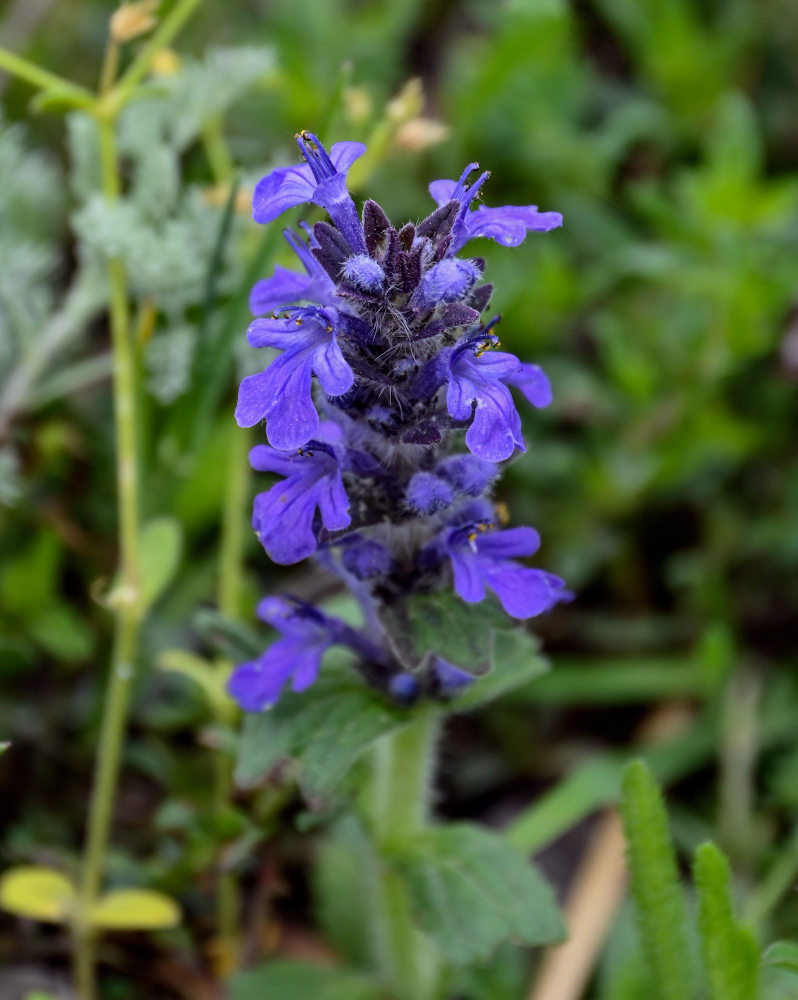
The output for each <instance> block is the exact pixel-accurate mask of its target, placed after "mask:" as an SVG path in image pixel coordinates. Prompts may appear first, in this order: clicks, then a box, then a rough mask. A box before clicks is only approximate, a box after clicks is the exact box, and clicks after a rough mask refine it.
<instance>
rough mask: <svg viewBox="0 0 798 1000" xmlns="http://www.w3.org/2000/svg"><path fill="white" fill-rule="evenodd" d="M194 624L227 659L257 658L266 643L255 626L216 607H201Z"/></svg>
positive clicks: (202, 636)
mask: <svg viewBox="0 0 798 1000" xmlns="http://www.w3.org/2000/svg"><path fill="white" fill-rule="evenodd" d="M193 625H194V628H195V629H196V630H197V633H198V634H199V636H200V637H201V638H202V639H203V640H204V641H205V642H207V643H208V644H209V645H210V646H212V647H213V648H214V649H215V650H216V651H217V652H218V654H219V655H220V656H223V657H224V658H225V659H227V660H235V661H236V662H241V661H243V660H251V659H253V658H257V657H258V656H260V655H261V653H262V652H263V650H264V647H265V645H266V642H265V640H264V638H263V636H262V635H260V634H259V633H258V632H257V631H256V630H255V629H254V628H251V627H250V626H249V625H245V624H244V623H243V622H237V621H233V619H232V618H226V617H225V616H224V615H223V614H221V613H220V612H219V611H216V610H215V609H214V608H200V609H199V610H198V611H197V612H196V613H195V614H194V617H193Z"/></svg>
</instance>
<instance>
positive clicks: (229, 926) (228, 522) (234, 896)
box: [214, 421, 249, 973]
mask: <svg viewBox="0 0 798 1000" xmlns="http://www.w3.org/2000/svg"><path fill="white" fill-rule="evenodd" d="M248 451H249V435H248V434H247V432H246V431H245V430H243V429H242V428H240V427H237V426H236V425H235V424H234V423H232V421H231V428H230V447H229V450H228V453H227V454H228V458H227V462H228V467H227V477H226V487H225V493H224V501H223V507H222V539H221V547H220V548H221V551H220V564H219V594H218V601H219V610H220V611H221V612H222V614H223V615H224V616H225V617H226V618H231V619H233V620H235V619H237V618H240V617H241V581H242V575H243V566H244V545H245V537H246V536H245V525H246V523H247V518H246V514H245V509H244V508H245V505H246V500H247V485H248V483H249V461H248V457H247V455H248ZM231 667H232V664H231V663H230V662H229V661H223V662H221V663H220V664H219V669H221V670H224V671H225V672H229V671H230V669H231ZM220 721H223V720H220ZM232 771H233V762H232V760H231V759H230V756H229V754H227V753H226V752H225V751H224V750H221V749H220V750H218V751H217V752H216V757H215V766H214V809H215V811H216V812H217V813H218V814H221V813H222V812H223V811H224V810H225V809H226V808H227V806H228V803H229V801H230V797H231V794H232V789H233V778H232ZM238 906H239V904H238V882H237V879H236V877H235V875H234V874H232V873H231V872H224V871H223V872H220V874H219V882H218V887H217V900H216V915H217V926H218V933H219V943H220V946H221V947H220V952H221V955H220V958H221V962H220V970H221V971H222V973H225V972H226V971H230V970H231V969H232V968H233V967H234V965H235V957H236V954H237V952H238V947H239V938H240V934H239V910H238Z"/></svg>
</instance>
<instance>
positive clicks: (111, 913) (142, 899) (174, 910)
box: [89, 889, 180, 931]
mask: <svg viewBox="0 0 798 1000" xmlns="http://www.w3.org/2000/svg"><path fill="white" fill-rule="evenodd" d="M89 920H90V923H91V924H92V926H93V927H102V928H104V929H105V930H113V931H144V930H147V931H152V930H160V929H162V928H164V927H176V926H177V925H178V924H179V923H180V907H179V906H178V905H177V903H176V902H175V901H174V900H173V899H170V898H169V896H165V895H164V894H163V893H162V892H154V891H153V890H152V889H113V890H112V891H111V892H108V893H106V894H105V895H104V896H103V897H102V898H101V899H100V900H99V901H98V902H97V903H96V905H95V906H94V907H92V910H91V913H90V915H89Z"/></svg>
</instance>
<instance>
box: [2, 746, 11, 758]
mask: <svg viewBox="0 0 798 1000" xmlns="http://www.w3.org/2000/svg"><path fill="white" fill-rule="evenodd" d="M10 746H11V744H10V743H0V756H2V755H3V754H4V753H5V752H6V750H8V748H9V747H10Z"/></svg>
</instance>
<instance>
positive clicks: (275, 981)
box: [230, 961, 382, 1000]
mask: <svg viewBox="0 0 798 1000" xmlns="http://www.w3.org/2000/svg"><path fill="white" fill-rule="evenodd" d="M381 995H382V994H381V992H380V991H379V990H378V989H377V987H376V986H375V985H372V984H371V983H369V982H368V981H367V980H365V979H363V978H361V977H360V976H357V975H355V974H354V973H351V972H344V971H342V970H340V969H335V968H332V967H330V966H324V965H310V964H309V963H304V962H295V961H274V962H266V963H265V964H264V965H261V966H258V967H257V968H255V969H250V970H249V971H247V972H240V973H239V974H238V975H236V976H234V977H233V980H232V981H231V983H230V1000H263V998H265V997H268V998H269V1000H297V998H299V997H313V998H314V1000H379V998H380V997H381Z"/></svg>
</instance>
